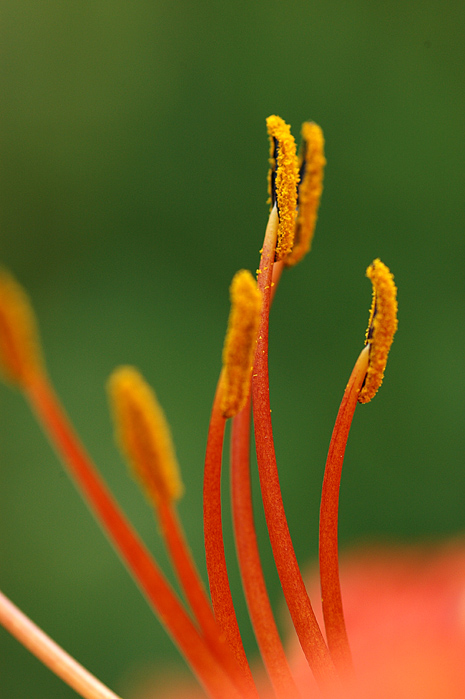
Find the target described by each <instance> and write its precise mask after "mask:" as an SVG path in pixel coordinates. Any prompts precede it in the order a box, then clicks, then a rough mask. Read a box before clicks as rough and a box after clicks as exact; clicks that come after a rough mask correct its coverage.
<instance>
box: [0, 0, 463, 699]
mask: <svg viewBox="0 0 465 699" xmlns="http://www.w3.org/2000/svg"><path fill="white" fill-rule="evenodd" d="M0 25H1V28H0V64H1V67H0V90H1V95H2V97H1V100H0V103H1V104H0V144H1V158H0V163H1V165H0V167H1V179H0V182H1V186H0V200H1V201H0V218H1V222H0V247H1V259H2V262H3V263H4V264H5V265H6V266H8V267H9V268H11V269H12V270H13V271H14V273H15V274H16V275H17V277H18V278H19V279H20V280H21V282H22V283H23V284H24V285H25V286H26V288H27V289H28V290H29V292H30V294H31V296H32V298H33V301H34V305H35V308H36V310H37V314H38V317H39V319H40V326H41V331H42V337H43V343H44V346H45V350H46V354H47V360H48V366H49V369H50V373H51V375H52V377H53V379H54V381H55V383H56V386H57V389H58V391H59V393H60V395H61V396H62V399H63V401H64V404H65V406H66V408H67V410H68V412H69V414H70V415H71V416H72V418H73V420H74V422H75V424H76V427H77V429H78V431H79V432H80V434H81V436H82V437H83V439H84V441H85V443H86V445H87V446H88V449H89V450H90V452H91V454H92V455H93V456H94V457H95V459H96V461H97V463H98V464H99V466H100V468H101V470H102V472H103V473H104V475H105V477H106V479H107V480H108V481H109V483H110V484H111V487H112V488H113V489H114V491H115V493H116V495H117V497H118V498H119V500H120V501H121V503H122V504H123V505H124V507H125V508H126V510H127V512H128V513H129V515H130V516H131V517H132V519H133V520H134V522H135V524H136V526H137V527H138V529H139V530H140V532H141V534H142V535H143V536H144V537H145V539H146V541H147V543H148V544H149V545H150V547H151V548H152V550H153V551H154V553H155V554H156V556H157V557H158V558H159V560H160V561H161V563H162V564H163V565H165V564H166V557H165V555H164V553H163V546H162V544H161V542H160V541H159V538H158V533H157V528H156V525H155V523H154V519H153V516H152V513H151V511H150V508H149V507H148V506H147V504H146V502H145V500H144V498H143V496H142V495H141V494H140V493H139V490H138V488H137V486H136V484H135V483H134V482H133V481H132V480H131V479H130V478H128V476H127V473H126V468H125V466H124V464H123V463H122V461H121V459H120V457H119V454H118V452H117V450H116V448H115V446H114V443H113V435H112V426H111V423H110V419H109V415H108V409H107V402H106V396H105V390H104V386H105V381H106V379H107V377H108V375H109V373H110V371H111V370H112V368H113V367H114V366H115V365H117V364H119V363H127V362H129V363H134V364H136V365H137V366H138V367H139V368H140V369H141V370H142V371H143V372H144V374H145V375H146V377H147V378H148V380H149V381H150V382H151V383H152V385H153V386H155V387H156V390H157V392H158V395H159V398H160V400H161V402H162V404H163V405H164V407H165V409H166V413H167V415H168V418H169V421H170V423H171V425H172V429H173V432H174V436H175V440H176V444H177V450H178V455H179V458H180V461H181V464H182V469H183V475H184V480H185V484H186V491H187V493H186V496H185V498H184V500H183V501H182V503H181V505H180V511H181V515H182V517H183V519H184V521H185V524H186V527H187V530H188V532H189V536H190V539H191V543H192V546H193V549H194V552H195V555H196V557H197V560H199V561H201V565H202V570H203V555H202V523H201V481H202V460H203V454H204V449H205V440H206V429H207V423H208V416H209V411H210V407H211V401H212V396H213V390H214V386H215V382H216V378H217V375H218V371H219V366H220V352H221V347H222V342H223V336H224V330H225V325H226V320H227V315H228V309H229V301H228V285H229V282H230V280H231V278H232V276H233V274H234V272H235V271H236V270H237V269H238V268H241V267H248V268H250V269H252V270H254V269H255V268H256V266H257V261H258V250H259V248H260V247H261V240H262V236H263V230H264V226H265V222H266V216H267V207H266V170H267V157H268V144H267V139H266V132H265V118H266V116H268V115H269V114H271V113H277V114H279V115H281V116H282V117H283V118H285V119H286V120H287V121H288V122H289V123H291V124H292V126H293V131H294V134H295V135H296V136H298V132H299V129H300V124H301V122H302V121H303V120H305V119H313V120H315V121H317V122H318V123H320V124H321V125H322V127H323V129H324V131H325V136H326V142H327V148H326V153H327V158H328V166H327V174H326V179H325V191H324V197H323V201H322V206H321V211H320V218H319V222H318V227H317V233H316V237H315V242H314V246H313V251H312V254H311V256H309V257H308V258H307V259H306V260H305V261H304V262H303V263H301V265H299V266H298V267H297V268H295V269H294V270H292V271H291V272H288V273H286V274H285V277H284V278H283V280H282V285H281V288H280V290H279V295H278V297H277V298H276V303H275V307H274V308H273V320H272V329H271V348H272V349H271V359H270V362H271V391H272V404H273V418H274V425H275V437H276V444H277V451H278V458H279V465H280V470H281V476H282V488H283V495H284V500H285V504H286V509H287V512H288V516H289V524H290V528H291V531H292V533H293V536H294V541H295V546H296V550H297V553H298V556H299V558H300V560H301V561H302V562H306V561H311V560H312V559H314V557H315V554H316V546H317V541H316V533H317V522H318V502H319V494H320V488H321V481H322V474H323V466H324V461H325V456H326V451H327V447H328V443H329V439H330V435H331V430H332V426H333V423H334V418H335V415H336V412H337V408H338V405H339V401H340V398H341V396H342V392H343V390H344V386H345V383H346V381H347V379H348V376H349V373H350V370H351V368H352V365H353V362H354V360H355V358H356V356H357V355H358V352H359V350H360V348H361V344H362V341H363V337H364V331H365V326H366V320H367V315H368V308H369V304H370V297H371V289H370V285H369V282H368V281H367V280H366V279H365V278H364V273H365V268H366V266H367V265H368V264H369V263H370V262H371V260H372V259H373V258H374V257H378V256H379V257H381V258H382V259H383V261H384V262H385V263H386V264H388V265H389V266H390V267H391V269H392V271H393V272H394V274H395V277H396V281H397V284H398V287H399V306H400V311H399V332H398V335H397V337H396V340H395V343H394V347H393V350H392V353H391V357H390V360H389V364H388V369H387V375H386V379H385V384H384V385H383V387H382V389H381V391H380V393H379V395H378V396H377V397H376V399H375V400H374V401H373V403H372V404H370V405H367V406H360V407H359V408H358V410H357V414H356V416H355V420H354V427H353V432H352V434H351V437H350V443H349V447H348V451H347V456H346V463H345V471H344V477H343V488H342V501H341V517H340V539H341V544H342V546H343V548H344V549H350V548H353V547H356V546H357V545H360V544H361V543H363V542H366V541H417V540H436V539H442V538H446V537H451V536H452V537H453V536H457V535H460V534H461V533H463V532H464V531H465V514H464V512H465V508H464V503H465V468H464V456H463V455H464V453H465V440H464V430H463V416H464V407H465V400H464V390H463V389H464V379H465V370H464V346H465V332H464V322H463V321H464V317H465V315H464V310H465V302H464V272H463V270H464V261H465V260H464V249H465V244H464V231H465V204H464V190H465V159H464V142H465V139H464V136H465V126H464V116H465V74H464V58H465V43H464V41H463V36H464V30H465V5H464V3H463V2H460V1H459V0H455V1H453V0H451V1H450V2H443V0H421V1H420V0H412V1H410V2H407V3H406V2H401V1H400V0H387V1H386V2H383V3H373V2H369V1H368V0H351V1H349V2H345V1H342V0H338V1H337V0H334V1H333V2H327V1H323V0H310V1H308V0H307V1H303V0H268V1H267V2H264V1H263V0H256V1H253V2H250V1H249V0H240V1H237V2H215V0H192V1H190V2H189V1H188V0H184V1H179V0H170V1H167V0H150V1H147V0H141V1H140V2H136V3H130V2H121V1H120V0H111V1H108V0H106V1H105V0H92V1H89V0H79V2H61V1H60V0H47V1H46V2H31V1H29V2H27V1H23V0H20V1H18V0H14V1H13V0H4V1H3V2H2V8H1V22H0ZM0 414H1V418H0V542H1V565H0V585H1V587H2V589H3V590H4V591H5V592H6V593H7V594H8V595H10V596H11V597H12V599H13V600H14V601H15V602H16V603H17V604H18V605H20V606H21V607H22V608H23V609H24V610H25V611H26V612H27V613H28V614H29V615H30V616H31V617H32V618H33V619H34V620H35V621H36V622H37V623H39V624H40V625H41V626H43V628H44V629H45V630H46V631H47V632H48V633H50V634H51V635H52V637H54V638H56V639H57V640H58V641H59V642H60V643H61V644H62V645H63V646H64V647H65V648H66V649H68V650H69V651H70V652H72V653H73V654H75V655H76V656H77V658H78V659H79V660H80V661H81V662H83V664H84V665H86V666H87V667H89V669H91V670H92V671H94V672H95V673H96V674H97V675H98V676H99V677H100V678H101V679H103V680H104V681H105V682H107V683H108V684H109V685H110V686H111V687H112V688H113V689H115V690H116V691H117V692H119V693H120V694H122V695H123V696H124V697H126V698H127V699H136V697H137V690H136V687H137V684H138V683H139V682H140V681H142V678H144V677H145V678H146V677H148V676H150V675H151V674H152V673H153V675H154V677H155V676H156V675H157V673H163V672H165V671H166V669H167V668H170V667H171V666H173V667H175V668H178V667H179V665H180V666H181V670H179V669H176V672H177V673H178V674H179V672H182V665H181V663H182V661H181V660H180V659H179V656H178V654H177V651H176V650H175V649H174V647H173V646H172V644H171V641H170V640H169V639H168V638H167V636H166V635H165V633H164V631H163V630H162V629H161V627H160V625H159V623H158V621H157V620H156V619H155V618H154V617H153V615H152V613H151V612H150V611H149V609H148V607H147V606H146V603H145V601H144V600H143V599H142V597H141V595H140V594H139V592H138V590H137V589H136V588H135V586H134V585H133V583H132V581H131V580H130V578H129V576H128V575H127V573H126V571H125V570H124V568H123V567H122V565H121V564H120V562H119V561H118V559H117V558H116V556H115V555H114V553H113V550H112V549H111V547H110V546H109V545H108V544H107V542H106V540H105V538H104V537H103V536H102V535H101V532H100V530H99V529H98V527H97V526H96V525H95V523H94V521H93V520H92V518H91V517H90V516H89V514H88V512H87V509H86V507H85V506H84V505H83V504H82V502H81V500H80V499H79V497H78V496H77V494H76V492H75V491H74V488H73V486H72V485H71V484H70V482H69V481H68V479H67V477H66V475H64V473H63V472H62V469H61V466H60V464H59V463H58V461H57V459H56V457H55V455H54V453H53V451H52V450H51V448H50V447H49V446H48V444H47V442H46V441H45V439H44V438H43V436H42V435H41V433H40V430H39V428H38V427H37V426H36V424H35V423H34V420H33V418H32V417H31V415H30V413H29V411H28V409H27V406H26V405H25V403H24V401H23V399H22V397H21V395H19V394H18V393H17V392H16V391H14V390H11V389H10V388H9V387H3V386H1V387H0ZM226 485H227V483H226V484H225V486H226ZM226 497H227V493H226ZM257 507H258V506H257ZM257 517H258V529H259V534H260V538H261V540H262V541H263V555H264V560H265V564H266V568H267V571H268V573H267V575H268V579H269V584H270V594H271V597H272V599H273V603H274V604H276V605H277V606H279V604H280V600H281V593H280V589H279V582H278V580H277V578H276V575H275V573H274V571H273V566H272V561H271V556H270V552H269V548H268V546H267V543H266V534H265V527H264V524H263V518H262V515H261V512H260V508H259V507H258V510H257ZM225 521H226V524H225V529H226V541H227V548H228V553H229V557H230V560H231V577H232V583H233V587H234V591H235V593H234V594H235V596H236V598H237V604H238V609H239V617H240V623H241V625H242V626H243V628H244V635H245V643H246V646H247V649H248V650H249V651H250V653H251V654H252V655H253V653H254V647H255V646H254V641H253V637H252V634H251V631H250V627H249V626H248V621H247V614H246V612H245V608H244V603H243V600H242V597H241V594H240V588H239V583H238V575H237V570H236V567H235V561H234V554H233V551H232V535H231V529H230V525H229V518H228V508H227V506H225ZM0 677H1V679H0V696H1V697H2V698H5V699H7V698H8V699H23V698H24V697H26V696H34V698H35V699H45V698H47V699H52V698H55V697H57V698H58V697H60V699H62V698H63V699H66V698H68V697H70V698H71V697H73V696H75V695H74V693H73V692H72V691H71V690H69V689H68V688H67V687H65V686H64V685H63V684H62V683H61V681H59V680H57V679H56V678H55V677H54V676H52V675H51V673H49V671H48V670H46V669H44V668H42V666H41V665H40V664H39V663H38V662H37V661H36V660H35V659H33V658H32V657H30V656H29V654H28V653H27V652H26V651H25V650H24V649H23V648H21V647H20V646H19V644H17V642H16V641H14V640H13V639H12V638H10V637H9V636H8V634H7V633H6V632H3V631H2V630H0ZM157 682H158V681H155V680H154V681H153V687H154V694H153V696H154V697H155V696H157V692H156V688H157V686H158V684H157ZM160 682H161V680H160Z"/></svg>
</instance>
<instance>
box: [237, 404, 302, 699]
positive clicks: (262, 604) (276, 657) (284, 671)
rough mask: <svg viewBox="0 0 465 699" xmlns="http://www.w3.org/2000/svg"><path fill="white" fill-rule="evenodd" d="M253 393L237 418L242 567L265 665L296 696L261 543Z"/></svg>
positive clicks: (285, 693) (276, 684) (286, 693)
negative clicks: (253, 480) (253, 466)
mask: <svg viewBox="0 0 465 699" xmlns="http://www.w3.org/2000/svg"><path fill="white" fill-rule="evenodd" d="M250 406H251V400H250V396H249V399H248V400H247V403H246V405H245V407H244V408H243V410H241V412H240V413H238V414H237V415H236V416H235V417H234V418H233V423H232V431H231V497H232V511H233V521H234V534H235V541H236V552H237V558H238V562H239V568H240V572H241V576H242V584H243V588H244V594H245V598H246V601H247V606H248V609H249V614H250V619H251V621H252V626H253V629H254V632H255V636H256V639H257V643H258V647H259V649H260V653H261V656H262V658H263V662H264V665H265V668H266V670H267V672H268V675H269V678H270V680H271V683H272V685H273V688H274V690H275V693H276V696H277V697H278V699H280V698H284V697H285V698H286V699H295V698H296V697H299V696H300V695H299V692H298V690H297V687H296V686H295V682H294V680H293V678H292V675H291V672H290V669H289V665H288V663H287V659H286V656H285V653H284V649H283V646H282V643H281V639H280V637H279V633H278V629H277V628H276V623H275V620H274V616H273V610H272V608H271V604H270V600H269V597H268V592H267V590H266V584H265V578H264V576H263V570H262V565H261V562H260V554H259V550H258V545H257V536H256V532H255V523H254V516H253V507H252V493H251V486H250Z"/></svg>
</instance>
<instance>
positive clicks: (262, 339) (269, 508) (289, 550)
mask: <svg viewBox="0 0 465 699" xmlns="http://www.w3.org/2000/svg"><path fill="white" fill-rule="evenodd" d="M277 224H278V214H277V211H276V209H275V208H274V209H273V210H272V212H271V214H270V219H269V222H268V226H267V230H266V234H265V242H264V245H263V252H262V258H261V261H260V273H259V275H258V285H259V288H260V290H261V291H262V294H263V309H262V316H261V321H260V328H259V333H258V342H257V350H256V354H255V363H254V368H253V373H252V396H253V408H254V410H253V412H254V428H255V445H256V452H257V462H258V470H259V476H260V485H261V490H262V498H263V505H264V509H265V517H266V521H267V525H268V532H269V536H270V542H271V547H272V549H273V555H274V559H275V563H276V568H277V571H278V574H279V578H280V580H281V585H282V588H283V592H284V596H285V598H286V603H287V605H288V608H289V612H290V614H291V618H292V621H293V624H294V627H295V629H296V633H297V636H298V638H299V641H300V644H301V646H302V650H303V652H304V654H305V657H306V658H307V661H308V663H309V665H310V667H311V669H312V671H313V673H314V675H315V678H316V680H317V682H318V684H319V686H320V688H321V689H322V690H323V691H324V692H327V691H328V688H329V687H331V686H334V684H335V683H337V682H338V680H337V675H336V671H335V667H334V664H333V661H332V660H331V656H330V654H329V651H328V647H327V645H326V643H325V641H324V638H323V636H322V633H321V630H320V627H319V626H318V622H317V620H316V618H315V614H314V612H313V609H312V605H311V603H310V600H309V597H308V594H307V591H306V588H305V584H304V581H303V579H302V575H301V572H300V569H299V566H298V563H297V558H296V555H295V551H294V547H293V544H292V539H291V536H290V533H289V527H288V524H287V519H286V515H285V512H284V505H283V501H282V495H281V487H280V484H279V476H278V468H277V464H276V454H275V449H274V443H273V430H272V424H271V408H270V396H269V376H268V323H269V310H270V290H271V280H272V270H273V261H274V254H275V247H276V231H277Z"/></svg>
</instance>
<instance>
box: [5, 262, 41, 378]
mask: <svg viewBox="0 0 465 699" xmlns="http://www.w3.org/2000/svg"><path fill="white" fill-rule="evenodd" d="M0 366H1V368H2V370H3V373H4V375H5V377H6V378H7V379H9V380H10V381H12V382H13V383H15V384H18V385H19V386H25V385H26V384H27V382H28V380H29V378H30V377H31V376H32V375H33V374H35V373H37V372H38V371H42V370H43V369H42V367H43V363H42V355H41V351H40V342H39V334H38V330H37V323H36V318H35V314H34V311H33V310H32V306H31V304H30V301H29V298H28V296H27V294H26V292H25V291H24V289H23V288H22V286H21V285H20V284H18V282H17V281H16V279H15V278H14V277H13V276H12V275H11V274H10V273H9V272H7V271H6V270H0Z"/></svg>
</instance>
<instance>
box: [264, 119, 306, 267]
mask: <svg viewBox="0 0 465 699" xmlns="http://www.w3.org/2000/svg"><path fill="white" fill-rule="evenodd" d="M266 125H267V129H268V135H269V137H270V171H269V173H268V187H269V194H270V201H271V205H272V206H273V205H274V204H275V203H276V204H277V207H278V213H279V227H278V242H277V244H276V253H275V260H276V261H277V260H282V259H284V258H285V257H287V256H288V255H289V253H290V252H291V250H292V246H293V243H294V232H295V220H296V210H297V185H298V183H299V168H298V166H297V156H296V145H295V140H294V137H293V136H292V135H291V129H290V126H289V125H288V124H286V122H285V121H283V119H281V117H278V116H276V115H274V114H273V115H272V116H269V117H268V119H267V120H266Z"/></svg>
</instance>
